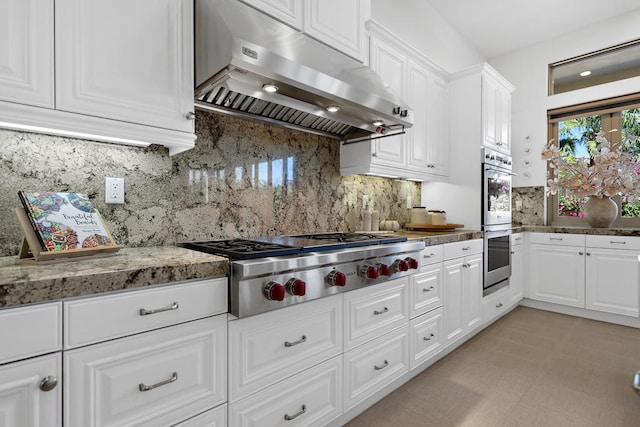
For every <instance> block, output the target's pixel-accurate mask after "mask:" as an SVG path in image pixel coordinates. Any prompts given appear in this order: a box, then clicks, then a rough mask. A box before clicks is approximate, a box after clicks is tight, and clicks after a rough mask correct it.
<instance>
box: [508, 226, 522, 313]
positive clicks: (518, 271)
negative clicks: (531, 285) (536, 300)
mask: <svg viewBox="0 0 640 427" xmlns="http://www.w3.org/2000/svg"><path fill="white" fill-rule="evenodd" d="M523 241H524V234H523V233H515V234H512V235H511V277H509V289H510V292H511V300H510V301H509V305H512V306H513V305H516V304H518V303H519V302H520V300H522V298H523V297H524V275H525V273H524V247H525V246H524V244H523Z"/></svg>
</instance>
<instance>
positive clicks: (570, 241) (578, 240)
mask: <svg viewBox="0 0 640 427" xmlns="http://www.w3.org/2000/svg"><path fill="white" fill-rule="evenodd" d="M529 243H540V244H547V245H556V246H584V244H585V236H584V234H564V233H529Z"/></svg>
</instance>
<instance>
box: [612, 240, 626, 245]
mask: <svg viewBox="0 0 640 427" xmlns="http://www.w3.org/2000/svg"><path fill="white" fill-rule="evenodd" d="M609 243H611V244H612V245H626V244H627V242H624V241H623V242H616V241H615V240H610V241H609Z"/></svg>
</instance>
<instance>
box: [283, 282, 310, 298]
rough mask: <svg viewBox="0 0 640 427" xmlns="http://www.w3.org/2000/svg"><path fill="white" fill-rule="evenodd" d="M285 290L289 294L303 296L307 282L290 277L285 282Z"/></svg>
mask: <svg viewBox="0 0 640 427" xmlns="http://www.w3.org/2000/svg"><path fill="white" fill-rule="evenodd" d="M286 287H287V292H289V293H290V294H291V295H298V296H299V297H301V296H304V294H305V293H306V292H307V282H305V281H304V280H300V279H290V280H289V281H288V282H287V284H286Z"/></svg>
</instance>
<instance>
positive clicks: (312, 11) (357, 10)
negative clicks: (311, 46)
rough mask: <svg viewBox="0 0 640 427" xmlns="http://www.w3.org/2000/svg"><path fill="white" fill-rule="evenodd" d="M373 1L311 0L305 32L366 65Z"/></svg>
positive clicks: (305, 19) (305, 12)
mask: <svg viewBox="0 0 640 427" xmlns="http://www.w3.org/2000/svg"><path fill="white" fill-rule="evenodd" d="M370 2H371V0H349V1H344V0H308V1H306V2H305V4H304V6H305V8H304V32H305V33H307V34H309V35H310V36H311V37H314V38H316V39H318V40H320V41H321V42H323V43H325V44H327V45H329V46H331V47H333V48H334V49H337V50H339V51H341V52H343V53H345V54H347V55H349V56H352V57H353V58H355V59H357V60H359V61H360V62H365V60H366V51H367V38H366V33H365V28H364V24H365V22H366V21H367V20H368V19H369V15H370Z"/></svg>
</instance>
